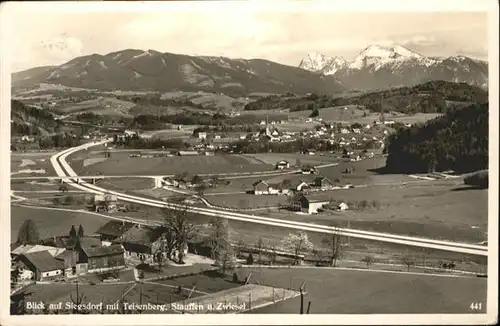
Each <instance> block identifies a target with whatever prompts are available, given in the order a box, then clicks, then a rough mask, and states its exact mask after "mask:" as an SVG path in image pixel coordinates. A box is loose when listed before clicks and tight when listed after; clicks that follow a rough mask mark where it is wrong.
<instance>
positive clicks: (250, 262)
mask: <svg viewBox="0 0 500 326" xmlns="http://www.w3.org/2000/svg"><path fill="white" fill-rule="evenodd" d="M247 265H253V255H252V253H250V254H249V255H248V257H247Z"/></svg>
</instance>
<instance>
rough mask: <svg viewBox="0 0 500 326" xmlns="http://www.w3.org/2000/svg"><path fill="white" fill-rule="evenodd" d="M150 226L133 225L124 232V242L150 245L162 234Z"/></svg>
mask: <svg viewBox="0 0 500 326" xmlns="http://www.w3.org/2000/svg"><path fill="white" fill-rule="evenodd" d="M158 233H159V232H155V230H154V229H152V228H148V227H137V226H136V227H133V228H131V229H129V230H128V231H127V232H125V233H124V234H123V239H122V242H123V243H130V244H140V245H144V246H150V245H151V244H152V243H153V242H154V241H155V240H156V239H158V237H159V236H160V234H158Z"/></svg>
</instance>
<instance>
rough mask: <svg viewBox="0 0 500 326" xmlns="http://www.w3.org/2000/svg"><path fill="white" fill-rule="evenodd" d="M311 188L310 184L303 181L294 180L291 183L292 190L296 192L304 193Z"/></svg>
mask: <svg viewBox="0 0 500 326" xmlns="http://www.w3.org/2000/svg"><path fill="white" fill-rule="evenodd" d="M310 188H311V187H310V186H309V184H308V183H307V182H305V181H303V180H294V181H291V182H290V189H291V190H292V191H295V192H297V191H304V190H307V189H310Z"/></svg>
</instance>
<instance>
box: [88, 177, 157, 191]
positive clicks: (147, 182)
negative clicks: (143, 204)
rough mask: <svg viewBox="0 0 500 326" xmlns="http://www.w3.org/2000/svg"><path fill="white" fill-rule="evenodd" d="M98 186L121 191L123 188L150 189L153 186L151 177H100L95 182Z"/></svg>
mask: <svg viewBox="0 0 500 326" xmlns="http://www.w3.org/2000/svg"><path fill="white" fill-rule="evenodd" d="M96 185H98V186H99V187H102V188H105V189H108V190H115V191H123V190H142V189H150V188H153V187H154V186H155V183H154V180H153V179H151V178H129V179H125V178H123V179H121V178H120V179H102V180H99V181H97V182H96Z"/></svg>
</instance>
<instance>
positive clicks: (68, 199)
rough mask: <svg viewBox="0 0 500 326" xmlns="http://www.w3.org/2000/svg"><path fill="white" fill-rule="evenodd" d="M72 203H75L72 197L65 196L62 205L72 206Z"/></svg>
mask: <svg viewBox="0 0 500 326" xmlns="http://www.w3.org/2000/svg"><path fill="white" fill-rule="evenodd" d="M74 203H75V197H73V196H66V197H65V198H64V204H66V205H72V204H74Z"/></svg>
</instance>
